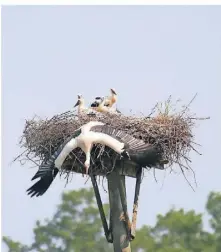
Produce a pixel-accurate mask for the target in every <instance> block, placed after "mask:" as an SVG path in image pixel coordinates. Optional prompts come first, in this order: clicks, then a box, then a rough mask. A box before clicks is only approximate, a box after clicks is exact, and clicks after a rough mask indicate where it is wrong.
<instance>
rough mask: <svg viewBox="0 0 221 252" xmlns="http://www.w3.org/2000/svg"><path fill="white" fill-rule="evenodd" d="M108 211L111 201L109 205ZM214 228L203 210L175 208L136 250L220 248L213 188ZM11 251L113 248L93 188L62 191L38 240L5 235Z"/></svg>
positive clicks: (101, 251) (37, 231) (219, 206)
mask: <svg viewBox="0 0 221 252" xmlns="http://www.w3.org/2000/svg"><path fill="white" fill-rule="evenodd" d="M104 207H105V212H107V209H108V205H105V206H104ZM206 210H207V212H208V214H209V215H210V224H211V228H212V232H208V231H205V230H204V229H203V222H202V214H197V213H195V211H193V210H191V211H184V210H183V209H179V210H175V209H171V210H170V211H169V212H167V213H166V214H165V215H161V214H159V215H157V221H156V224H155V226H154V227H150V226H147V225H144V226H143V227H141V228H140V229H138V230H137V232H136V238H135V240H134V241H132V243H131V245H132V251H133V252H147V251H148V252H220V251H221V194H220V193H215V192H211V193H210V194H209V197H208V201H207V203H206ZM3 241H4V243H5V244H6V245H7V247H8V251H9V252H31V251H39V252H46V251H49V252H50V251H52V252H65V251H67V252H72V251H73V252H89V251H96V252H109V251H113V249H112V246H111V245H110V244H108V243H107V242H106V240H105V238H104V236H103V229H102V225H101V220H100V215H99V211H98V209H97V205H96V202H95V198H94V192H93V190H92V189H81V190H78V191H71V192H68V193H64V194H63V195H62V201H61V204H60V205H58V207H57V211H56V213H55V214H54V216H53V217H52V218H51V219H49V220H46V221H45V222H44V223H41V222H39V221H37V222H36V227H35V228H34V242H33V243H32V244H31V245H30V246H25V245H22V244H21V243H19V242H15V241H13V240H11V239H10V238H8V237H3Z"/></svg>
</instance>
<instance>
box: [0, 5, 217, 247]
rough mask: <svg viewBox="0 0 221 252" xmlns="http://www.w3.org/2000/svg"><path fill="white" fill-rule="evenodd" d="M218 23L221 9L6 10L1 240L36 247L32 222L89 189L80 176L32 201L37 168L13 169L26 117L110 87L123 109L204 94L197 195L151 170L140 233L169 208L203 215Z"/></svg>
mask: <svg viewBox="0 0 221 252" xmlns="http://www.w3.org/2000/svg"><path fill="white" fill-rule="evenodd" d="M220 24H221V7H220V6H219V7H216V6H213V7H208V6H204V7H199V6H197V7H194V6H191V7H187V6H185V7H182V6H180V7H172V6H167V7H165V6H164V7H163V6H161V7H160V6H158V7H156V6H145V7H144V6H139V7H138V6H105V7H104V6H102V7H101V6H86V7H81V6H72V7H70V6H65V7H64V6H63V7H62V6H56V7H55V6H53V7H52V6H51V7H46V6H44V7H41V6H38V7H36V6H32V7H24V6H16V7H3V8H2V83H3V87H2V91H3V134H2V136H3V167H2V169H3V172H2V176H3V181H2V192H3V193H2V210H3V213H2V225H3V227H2V232H3V235H7V236H11V237H12V238H13V239H16V240H19V241H21V242H24V243H30V242H31V240H32V238H33V235H32V228H33V227H34V223H35V221H36V220H37V219H41V220H43V219H44V218H47V217H50V216H52V214H53V213H54V211H55V206H56V204H58V203H59V199H60V195H61V193H62V192H63V191H64V190H70V189H78V188H80V187H83V186H85V185H84V182H85V179H83V178H82V177H81V175H74V178H73V179H72V182H71V183H70V184H68V186H67V187H66V188H65V189H64V185H65V180H64V179H63V180H61V179H60V178H59V177H58V178H56V181H55V182H54V183H53V185H52V186H51V188H50V190H48V191H47V193H46V194H45V195H44V196H43V197H40V198H37V199H36V198H35V199H30V198H29V197H28V196H27V195H26V192H25V190H26V189H27V188H28V187H29V186H30V185H31V184H32V182H31V181H30V179H31V177H32V176H33V175H34V173H35V172H36V170H34V169H29V167H28V166H27V165H26V166H24V167H22V166H20V165H19V164H18V163H16V164H14V165H12V166H10V165H9V163H10V162H11V160H12V159H13V157H15V156H16V155H17V154H19V152H20V149H19V147H18V146H17V142H18V140H19V137H20V136H21V134H22V130H23V127H24V122H25V119H28V118H31V117H32V116H33V115H34V114H37V115H40V116H52V115H54V114H55V113H60V112H64V111H66V110H69V109H70V108H71V107H72V106H73V105H74V103H75V102H76V95H77V93H82V94H83V95H84V96H85V98H86V99H87V100H88V101H89V100H92V99H93V97H94V96H97V95H105V94H106V93H107V92H108V90H109V88H110V87H114V88H116V90H117V92H118V93H119V102H118V108H119V109H120V110H122V111H125V112H128V111H129V110H130V109H131V108H132V109H133V111H134V112H143V113H146V114H147V113H149V111H150V109H151V108H152V107H153V105H155V103H156V102H157V101H163V100H165V99H167V98H168V96H169V95H170V94H171V95H172V96H173V98H174V99H175V100H176V99H177V98H181V99H182V100H183V101H184V102H188V101H189V100H190V99H191V98H192V97H193V95H194V94H195V93H196V92H198V97H197V99H196V100H195V102H194V103H193V104H192V111H193V112H196V113H197V114H198V115H199V116H208V115H210V116H211V120H210V121H205V122H201V123H200V124H199V125H200V126H199V127H198V128H196V130H195V133H196V139H197V141H198V142H200V143H201V144H202V147H201V148H200V149H199V150H200V151H201V152H202V153H203V156H197V155H196V154H193V155H192V158H193V162H192V167H193V168H194V170H195V172H196V177H197V181H198V188H197V189H196V192H193V191H192V190H191V188H190V187H189V186H188V184H187V183H186V181H185V179H184V178H183V176H182V175H181V174H180V173H179V174H172V175H170V174H167V175H166V178H165V181H164V185H163V188H162V189H161V186H162V182H163V177H164V172H157V178H158V179H159V182H158V183H156V182H155V181H154V178H153V174H152V172H150V173H149V175H148V173H146V177H145V179H144V180H143V183H142V188H141V197H140V206H139V216H138V227H140V226H141V225H143V224H153V223H154V222H155V216H156V214H158V213H165V212H166V211H168V210H169V208H170V207H171V206H173V205H174V206H176V207H177V208H179V207H184V208H185V209H192V208H194V209H196V211H200V212H202V211H204V204H205V201H206V197H207V195H208V193H209V192H210V191H211V190H220V187H221V186H220V177H221V171H220V168H221V167H220V165H219V162H218V164H217V161H216V160H217V157H218V158H219V155H220V153H219V148H220V140H221V130H220V129H221V122H220V112H219V110H218V108H220V107H221V100H220V98H221V95H220V94H221V92H220V91H221V87H220V83H221V29H220ZM188 177H189V178H190V179H191V178H192V175H191V174H189V176H188ZM131 181H132V182H133V180H132V179H130V180H129V182H130V183H128V194H131V196H129V203H130V209H131V205H132V195H133V190H134V187H132V184H133V185H134V182H133V183H131ZM89 185H90V183H89V182H88V183H87V185H86V186H89ZM103 196H104V198H107V194H103Z"/></svg>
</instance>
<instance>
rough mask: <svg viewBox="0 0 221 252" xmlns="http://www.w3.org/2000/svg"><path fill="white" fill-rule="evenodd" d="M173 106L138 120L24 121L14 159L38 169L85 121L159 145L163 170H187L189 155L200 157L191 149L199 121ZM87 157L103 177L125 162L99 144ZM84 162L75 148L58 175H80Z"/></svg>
mask: <svg viewBox="0 0 221 252" xmlns="http://www.w3.org/2000/svg"><path fill="white" fill-rule="evenodd" d="M173 106H174V105H171V101H170V100H167V101H166V102H165V103H161V104H159V103H158V104H157V105H156V106H155V107H154V108H153V109H152V112H151V114H149V115H147V116H142V117H136V116H125V115H123V114H104V113H97V114H96V115H94V116H91V115H87V114H84V115H80V116H78V115H76V112H75V111H67V112H65V113H62V114H58V115H55V116H53V117H52V118H48V119H44V120H43V119H41V118H36V117H35V118H33V119H31V120H27V121H26V124H25V128H24V131H23V135H22V137H21V140H20V147H21V148H22V149H23V150H24V151H23V152H22V154H21V155H19V156H18V157H17V159H18V160H20V162H22V163H26V162H27V161H32V162H33V163H34V164H35V165H36V166H39V165H40V164H41V162H42V161H44V160H47V159H48V158H49V156H51V155H52V154H53V153H54V152H55V151H56V149H57V148H58V147H59V145H60V144H61V143H62V142H63V141H64V140H65V139H66V138H67V137H69V136H70V135H72V133H73V132H74V131H75V130H76V129H78V128H79V127H80V126H82V125H84V124H85V123H87V122H89V121H100V122H103V123H105V124H108V125H109V126H112V127H114V128H116V129H120V130H123V131H125V132H126V133H128V134H130V135H132V136H134V137H135V138H137V139H142V140H143V141H145V142H146V143H150V144H152V145H155V144H157V145H159V146H160V147H161V149H162V152H163V158H164V159H165V160H168V164H167V166H166V168H169V167H172V166H173V165H175V164H177V165H178V166H179V167H180V168H181V170H182V171H183V169H191V167H190V163H191V160H190V157H189V154H190V152H191V151H195V152H196V153H198V154H200V153H199V152H198V151H197V150H196V148H195V146H196V145H197V144H196V143H195V140H194V134H193V128H194V126H195V121H196V120H197V119H202V118H197V117H196V116H195V115H191V114H190V113H189V107H188V106H183V107H182V109H180V111H179V112H176V111H175V110H174V109H173ZM203 119H208V118H203ZM91 154H92V155H91V167H90V170H91V172H92V173H93V174H96V175H101V176H105V175H107V174H108V173H109V172H111V171H112V170H113V169H114V167H115V164H116V162H118V163H119V162H123V164H122V167H124V166H125V167H126V166H128V161H122V160H120V157H119V155H118V154H116V153H115V152H114V151H113V150H111V149H110V148H108V147H105V146H102V145H99V144H98V145H94V147H93V149H92V151H91ZM84 162H85V154H84V153H83V152H82V150H81V149H80V148H77V149H75V150H74V151H72V152H71V153H70V155H69V156H68V157H67V158H66V160H65V162H64V164H63V166H62V172H64V173H67V174H69V173H70V172H76V173H82V174H84V173H85V168H84V165H83V164H84ZM130 166H131V167H134V170H136V164H132V163H131V162H130ZM132 170H133V169H132ZM122 172H123V171H122ZM130 173H131V176H134V174H135V172H133V171H131V172H130Z"/></svg>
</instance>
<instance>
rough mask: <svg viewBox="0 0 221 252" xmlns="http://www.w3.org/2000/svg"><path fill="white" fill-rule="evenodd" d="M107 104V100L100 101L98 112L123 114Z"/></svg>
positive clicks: (103, 98)
mask: <svg viewBox="0 0 221 252" xmlns="http://www.w3.org/2000/svg"><path fill="white" fill-rule="evenodd" d="M105 104H107V103H106V98H105V97H102V98H101V100H100V103H99V105H98V107H97V108H96V111H98V112H105V113H121V112H120V111H119V110H117V109H116V108H114V107H109V106H106V105H105Z"/></svg>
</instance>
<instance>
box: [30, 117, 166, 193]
mask: <svg viewBox="0 0 221 252" xmlns="http://www.w3.org/2000/svg"><path fill="white" fill-rule="evenodd" d="M94 144H102V145H105V146H107V147H109V148H111V149H112V150H114V151H115V152H116V153H118V154H119V155H120V156H121V157H122V158H126V159H131V160H132V161H134V162H136V163H137V164H139V165H140V166H141V167H147V166H148V167H154V168H158V169H164V164H165V163H166V162H165V161H164V160H161V152H160V150H159V149H158V148H157V147H155V146H152V145H150V144H147V143H145V142H144V141H142V140H139V139H135V138H134V137H132V136H130V135H128V134H127V133H125V132H124V131H121V130H116V129H114V128H111V127H110V126H107V125H104V124H103V123H101V122H95V121H91V122H89V123H87V124H85V125H83V126H82V127H80V128H79V129H78V130H76V131H75V132H74V134H73V135H72V136H71V137H69V138H68V139H67V140H66V141H65V142H64V143H63V144H61V146H60V147H59V148H58V150H57V151H56V152H55V153H54V154H53V155H52V157H50V159H49V160H48V161H47V162H45V163H43V164H42V165H41V166H40V168H39V170H38V172H37V173H36V174H35V176H34V177H33V178H32V180H34V179H36V178H39V177H40V180H39V181H38V182H36V183H35V184H34V185H33V186H32V187H30V188H29V189H28V190H27V191H28V194H31V197H33V196H35V195H36V196H37V197H38V196H40V195H43V194H44V193H45V192H46V191H47V189H48V188H49V186H50V185H51V183H52V181H53V180H54V178H55V176H56V175H57V173H58V171H59V170H60V169H61V167H62V164H63V162H64V161H65V159H66V157H67V156H68V155H69V153H70V152H71V151H72V150H74V149H76V148H77V147H80V148H81V149H82V151H83V152H84V153H85V155H86V160H85V163H84V165H85V168H86V173H88V169H89V167H90V157H91V149H92V147H93V145H94Z"/></svg>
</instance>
